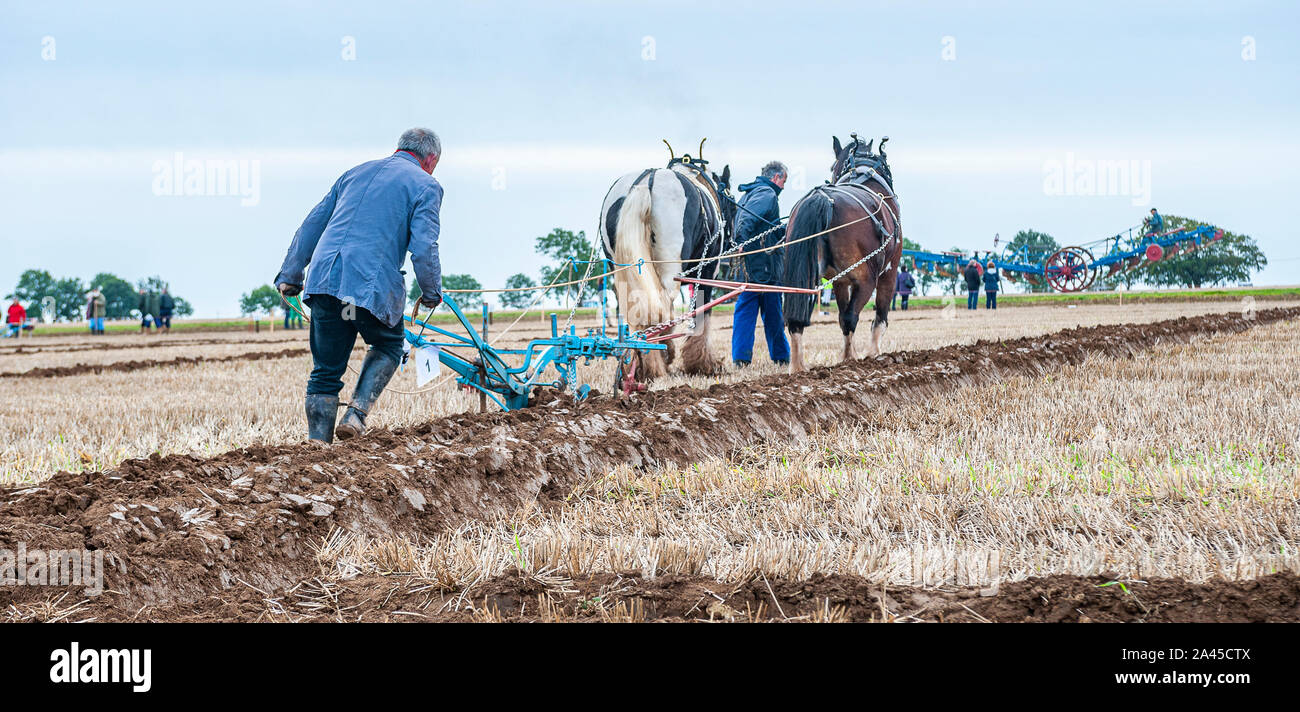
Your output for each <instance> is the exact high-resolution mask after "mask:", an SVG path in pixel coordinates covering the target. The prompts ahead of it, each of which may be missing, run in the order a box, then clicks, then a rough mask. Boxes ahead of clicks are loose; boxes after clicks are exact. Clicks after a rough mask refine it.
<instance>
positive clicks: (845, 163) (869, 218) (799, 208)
mask: <svg viewBox="0 0 1300 712" xmlns="http://www.w3.org/2000/svg"><path fill="white" fill-rule="evenodd" d="M888 140H889V137H888V136H886V137H885V138H882V139H881V140H880V152H879V153H872V151H871V144H872V143H874V140H873V141H868V142H866V143H863V142H862V141H861V139H859V138H858V136H857V134H853V140H852V141H851V142H850V143H849V144H848V145H847V146H841V145H840V140H839V138H834V144H833V149H834V151H835V162H834V163H832V164H831V180H830V183H828V184H826V185H820V186H817V187H816V188H813V189H812V190H811V191H809V192H808V194H807V195H805V196H804V197H803V198H800V199H799V202H798V203H796V204H795V206H794V208H793V209H792V210H791V211H790V229H789V230H788V231H787V233H786V243H787V245H786V247H785V283H786V285H788V286H791V287H815V286H817V285H818V284H819V283H820V282H821V280H823V279H832V278H834V277H835V276H836V275H838V274H840V273H841V272H843V271H844V270H846V269H849V268H850V267H852V269H851V270H850V271H849V272H848V273H847V274H845V275H844V276H843V277H841V278H840V279H838V280H836V281H835V282H834V284H833V285H832V290H833V291H834V293H835V302H836V304H837V305H838V306H839V322H840V330H841V331H842V332H843V333H844V351H843V354H842V359H843V360H845V361H847V360H849V359H853V358H856V355H855V353H854V349H853V332H854V331H855V330H856V329H857V327H858V316H859V314H860V312H861V311H862V308H863V307H864V306H865V305H866V303H867V300H868V299H870V298H871V294H872V292H875V296H876V317H875V319H874V320H873V321H872V324H871V341H870V343H869V346H868V352H867V353H868V355H870V356H876V355H878V354H879V353H880V342H881V339H882V338H883V337H884V335H885V328H886V326H887V325H888V323H889V304H890V302H891V301H893V299H894V289H895V287H896V286H897V285H896V282H897V279H898V266H899V262H900V260H901V259H902V253H903V232H902V225H901V224H900V222H899V213H898V197H897V196H896V195H895V194H894V186H893V183H894V179H893V176H892V174H891V173H890V170H889V162H888V160H887V158H886V156H885V151H884V148H885V142H886V141H888ZM833 228H838V229H833ZM832 229H833V230H832ZM827 230H832V231H831V232H829V233H827V234H825V235H822V236H820V237H815V238H812V239H805V238H808V237H809V236H810V235H816V234H817V233H821V232H825V231H827ZM855 265H856V266H855ZM815 301H816V297H814V296H812V295H807V294H787V295H785V304H784V307H785V324H786V328H787V329H789V331H790V371H791V373H794V372H797V371H802V370H804V363H803V344H802V341H803V330H804V328H805V327H807V326H808V324H809V323H810V322H811V318H812V310H813V308H814V305H815Z"/></svg>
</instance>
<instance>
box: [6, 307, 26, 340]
mask: <svg viewBox="0 0 1300 712" xmlns="http://www.w3.org/2000/svg"><path fill="white" fill-rule="evenodd" d="M26 322H27V310H26V309H23V305H22V304H19V303H18V297H14V300H13V302H11V303H10V304H9V313H8V314H7V315H6V316H5V323H6V324H8V325H9V333H8V336H10V337H17V336H19V335H20V334H22V333H23V324H24V323H26Z"/></svg>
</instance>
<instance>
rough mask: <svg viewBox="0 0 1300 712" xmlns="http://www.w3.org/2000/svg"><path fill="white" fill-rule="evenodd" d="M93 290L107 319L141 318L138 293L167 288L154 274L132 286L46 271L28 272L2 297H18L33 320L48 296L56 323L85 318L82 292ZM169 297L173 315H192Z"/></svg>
mask: <svg viewBox="0 0 1300 712" xmlns="http://www.w3.org/2000/svg"><path fill="white" fill-rule="evenodd" d="M95 287H99V288H100V290H101V291H102V292H103V294H104V301H105V302H106V307H107V310H106V317H107V318H108V319H110V320H111V319H129V318H134V317H139V316H141V315H140V313H139V311H140V310H139V303H140V290H144V291H145V292H161V291H162V290H164V289H169V285H168V283H167V281H166V280H164V279H163V278H162V277H159V276H156V275H155V276H153V277H146V278H144V279H141V280H137V281H136V283H135V284H134V285H132V284H131V283H130V282H128V281H127V280H125V279H122V278H121V277H119V276H117V275H115V274H113V273H111V272H100V273H99V274H97V275H95V276H94V277H92V278H91V279H90V280H89V281H87V282H83V281H81V279H79V278H77V277H62V278H58V279H56V278H55V277H54V276H53V275H52V274H50V273H49V272H48V271H46V270H41V269H29V270H27V271H25V272H23V273H22V275H21V276H19V277H18V285H17V286H16V287H14V290H13V291H12V292H10V293H9V294H6V295H5V299H13V298H14V297H18V300H19V301H21V302H26V303H27V305H28V306H27V310H28V312H30V313H31V315H32V316H33V317H34V316H35V315H36V314H39V313H40V310H41V308H42V302H43V301H44V300H45V298H46V297H52V298H53V299H54V317H55V320H56V321H78V320H81V319H84V318H86V293H87V292H89V291H90V290H91V289H94V288H95ZM169 291H170V289H169ZM172 298H173V299H174V300H175V301H176V311H175V314H176V316H192V315H193V314H194V307H193V306H191V305H190V303H189V302H188V301H186V300H184V299H182V298H181V297H179V296H177V295H176V294H175V293H172Z"/></svg>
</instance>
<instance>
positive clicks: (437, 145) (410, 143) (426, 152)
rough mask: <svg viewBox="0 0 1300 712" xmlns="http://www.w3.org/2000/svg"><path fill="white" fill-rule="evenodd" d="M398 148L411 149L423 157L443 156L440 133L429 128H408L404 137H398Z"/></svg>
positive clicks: (401, 149) (400, 149) (402, 149)
mask: <svg viewBox="0 0 1300 712" xmlns="http://www.w3.org/2000/svg"><path fill="white" fill-rule="evenodd" d="M397 150H399V151H410V152H411V153H414V154H415V155H417V156H419V157H420V158H422V159H424V158H428V157H429V156H441V155H442V141H439V140H438V134H436V133H434V132H432V131H430V130H429V129H420V128H415V129H407V130H406V131H405V132H404V133H403V134H402V137H401V138H399V139H397Z"/></svg>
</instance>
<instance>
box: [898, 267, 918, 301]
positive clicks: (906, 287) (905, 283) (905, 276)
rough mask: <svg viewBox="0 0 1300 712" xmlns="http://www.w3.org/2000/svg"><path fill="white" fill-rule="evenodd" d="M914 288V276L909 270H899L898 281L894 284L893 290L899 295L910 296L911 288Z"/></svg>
mask: <svg viewBox="0 0 1300 712" xmlns="http://www.w3.org/2000/svg"><path fill="white" fill-rule="evenodd" d="M914 288H916V278H915V277H913V276H912V273H911V272H899V273H898V281H897V282H896V283H895V285H894V291H896V292H898V295H899V296H900V297H910V296H912V290H913V289H914Z"/></svg>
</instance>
